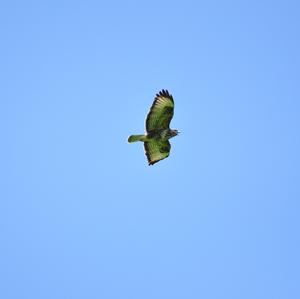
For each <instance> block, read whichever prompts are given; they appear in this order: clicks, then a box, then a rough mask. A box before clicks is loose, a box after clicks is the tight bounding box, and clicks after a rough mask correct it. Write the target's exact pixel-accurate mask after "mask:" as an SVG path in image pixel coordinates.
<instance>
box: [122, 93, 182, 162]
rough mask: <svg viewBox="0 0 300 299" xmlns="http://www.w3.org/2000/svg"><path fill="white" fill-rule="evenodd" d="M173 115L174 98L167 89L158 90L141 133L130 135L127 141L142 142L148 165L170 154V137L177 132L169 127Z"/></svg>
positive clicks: (177, 132)
mask: <svg viewBox="0 0 300 299" xmlns="http://www.w3.org/2000/svg"><path fill="white" fill-rule="evenodd" d="M173 115H174V100H173V96H172V95H171V94H170V93H169V92H168V90H164V89H162V90H161V91H159V92H158V93H157V94H156V96H155V98H154V101H153V104H152V106H151V107H150V110H149V112H148V114H147V117H146V121H145V127H146V132H145V134H143V135H130V136H129V137H128V140H127V141H128V142H129V143H132V142H136V141H141V142H144V150H145V154H146V157H147V161H148V164H149V165H153V164H155V163H157V162H159V161H161V160H163V159H165V158H167V157H168V156H169V154H170V150H171V144H170V142H169V139H170V138H173V137H175V136H176V135H178V134H179V131H178V130H172V129H170V122H171V120H172V118H173Z"/></svg>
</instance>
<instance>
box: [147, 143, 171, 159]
mask: <svg viewBox="0 0 300 299" xmlns="http://www.w3.org/2000/svg"><path fill="white" fill-rule="evenodd" d="M144 148H145V154H146V156H147V160H148V163H149V165H153V164H155V163H156V162H158V161H160V160H162V159H165V158H167V157H168V156H169V154H170V150H171V144H170V142H169V141H168V140H166V141H158V140H151V141H146V142H144Z"/></svg>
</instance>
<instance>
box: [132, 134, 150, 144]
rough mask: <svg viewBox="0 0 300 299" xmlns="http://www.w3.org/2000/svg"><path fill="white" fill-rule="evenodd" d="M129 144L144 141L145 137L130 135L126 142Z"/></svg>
mask: <svg viewBox="0 0 300 299" xmlns="http://www.w3.org/2000/svg"><path fill="white" fill-rule="evenodd" d="M127 141H128V142H129V143H131V142H136V141H142V142H144V141H146V136H145V135H130V136H129V137H128V140H127Z"/></svg>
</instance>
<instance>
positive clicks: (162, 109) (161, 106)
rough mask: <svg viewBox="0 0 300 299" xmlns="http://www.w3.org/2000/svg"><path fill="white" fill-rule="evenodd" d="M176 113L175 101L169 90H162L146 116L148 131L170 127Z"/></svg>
mask: <svg viewBox="0 0 300 299" xmlns="http://www.w3.org/2000/svg"><path fill="white" fill-rule="evenodd" d="M173 115H174V101H173V97H172V95H170V94H169V92H168V91H167V90H164V89H163V90H162V91H160V92H159V93H158V94H157V95H156V97H155V99H154V102H153V104H152V106H151V108H150V111H149V113H148V115H147V118H146V131H147V132H150V131H152V130H159V129H168V128H169V125H170V122H171V119H172V117H173Z"/></svg>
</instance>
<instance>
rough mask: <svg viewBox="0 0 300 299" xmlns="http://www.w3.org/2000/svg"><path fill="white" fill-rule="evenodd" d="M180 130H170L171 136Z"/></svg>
mask: <svg viewBox="0 0 300 299" xmlns="http://www.w3.org/2000/svg"><path fill="white" fill-rule="evenodd" d="M179 133H180V132H179V131H178V130H171V136H172V137H174V136H176V135H178V134H179Z"/></svg>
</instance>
